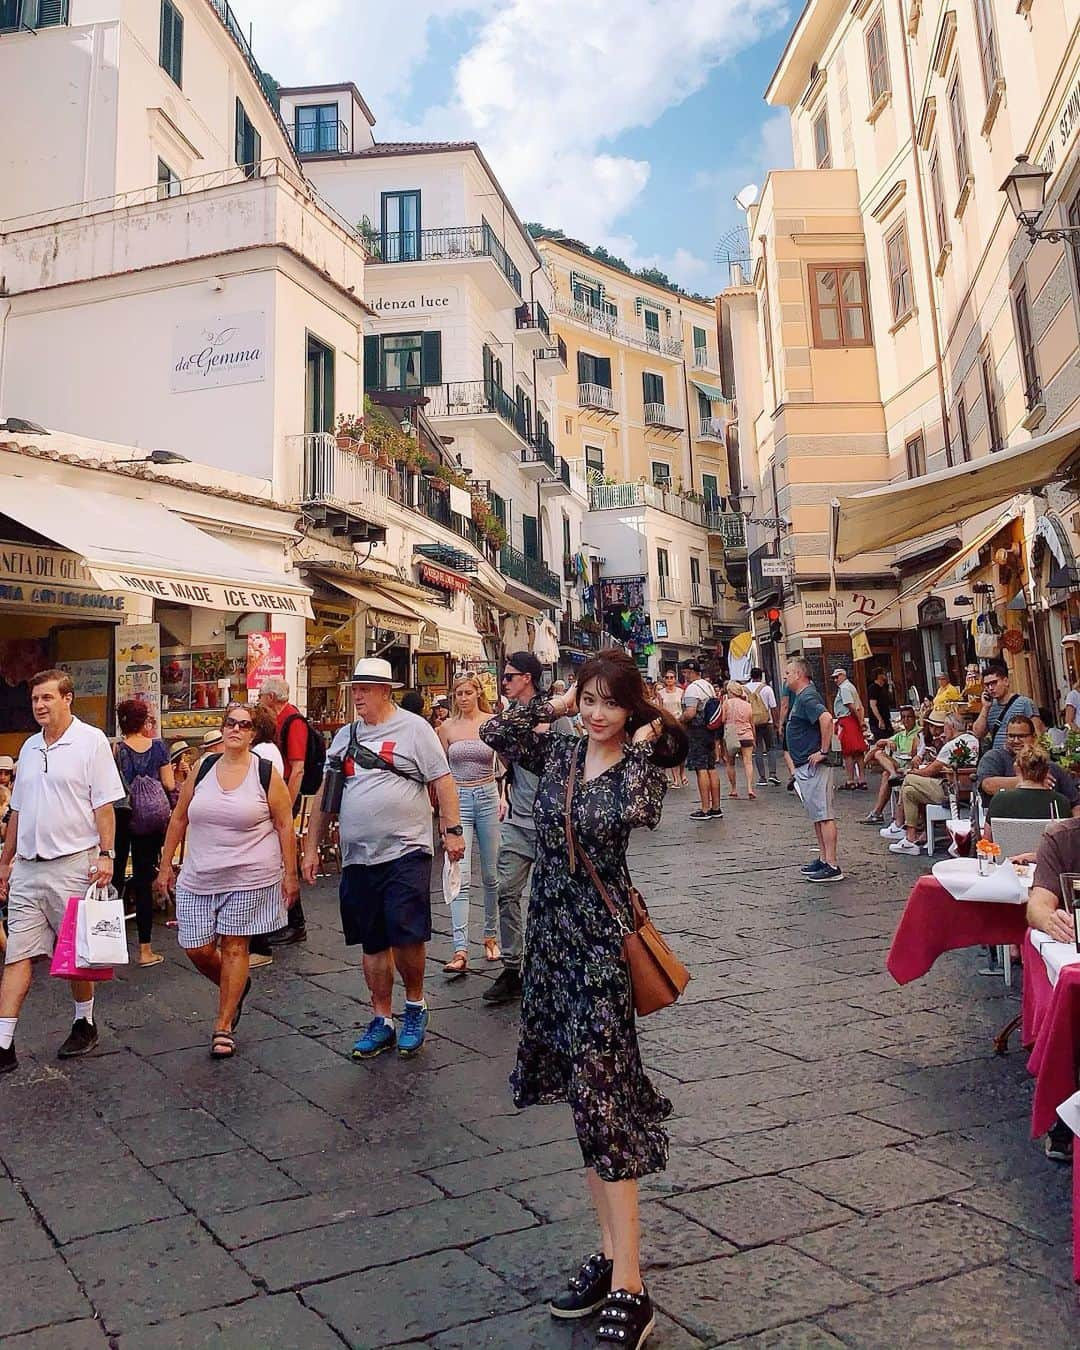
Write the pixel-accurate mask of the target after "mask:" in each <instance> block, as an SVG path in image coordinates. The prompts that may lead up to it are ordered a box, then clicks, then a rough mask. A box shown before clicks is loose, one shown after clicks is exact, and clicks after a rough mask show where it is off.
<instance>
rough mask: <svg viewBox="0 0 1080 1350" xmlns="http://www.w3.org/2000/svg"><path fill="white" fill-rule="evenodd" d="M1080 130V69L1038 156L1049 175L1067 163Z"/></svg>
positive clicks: (1075, 71) (1073, 78)
mask: <svg viewBox="0 0 1080 1350" xmlns="http://www.w3.org/2000/svg"><path fill="white" fill-rule="evenodd" d="M1078 129H1080V67H1077V68H1076V69H1074V71H1073V75H1072V79H1071V80H1070V81H1069V84H1068V86H1067V87H1066V91H1065V95H1064V97H1063V98H1062V100H1061V103H1060V104H1059V105H1058V109H1057V112H1056V113H1055V114H1054V122H1053V125H1052V127H1051V129H1050V135H1049V137H1048V138H1047V140H1046V142H1045V144H1044V145H1043V148H1042V150H1041V151H1040V153H1039V154H1038V155H1037V156H1036V159H1037V161H1038V163H1039V165H1040V166H1041V167H1042V168H1043V169H1045V170H1046V172H1047V173H1049V174H1054V173H1055V172H1056V171H1057V170H1058V169H1059V168H1060V167H1061V165H1062V164H1064V163H1065V160H1066V159H1067V158H1068V155H1069V151H1070V150H1071V149H1072V145H1073V141H1074V140H1075V139H1076V133H1077V130H1078Z"/></svg>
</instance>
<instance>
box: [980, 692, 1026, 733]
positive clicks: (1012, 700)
mask: <svg viewBox="0 0 1080 1350" xmlns="http://www.w3.org/2000/svg"><path fill="white" fill-rule="evenodd" d="M1019 697H1020V695H1019V694H1013V695H1012V697H1011V698H1010V699H1009V700H1008V702H1007V703H1006V704H1005V706H1004V708H1002V710H1001V716H1000V717H998V718H996V719H995V720H994V725H993V728H992V729H991V727H990V726H989V719H987V722H988V725H987V728H986V730H987V732H988V733H989V734H990V735H991V736H996V735H997V734H998V730H999V728H1000V727H1001V726H1002V725H1006V726H1007V725H1008V723H1007V722H1006V721H1005V719H1006V717H1008V715H1009V709H1010V708H1011V707H1012V705H1013V704H1014V703H1015V702H1016V700H1017V699H1018V698H1019Z"/></svg>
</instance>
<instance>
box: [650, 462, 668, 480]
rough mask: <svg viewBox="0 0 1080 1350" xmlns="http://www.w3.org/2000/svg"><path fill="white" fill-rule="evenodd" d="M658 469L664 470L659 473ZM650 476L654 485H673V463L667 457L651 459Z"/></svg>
mask: <svg viewBox="0 0 1080 1350" xmlns="http://www.w3.org/2000/svg"><path fill="white" fill-rule="evenodd" d="M657 469H663V470H664V472H663V473H661V474H658V473H657V472H656V471H657ZM649 476H650V478H651V479H652V485H653V487H663V486H664V485H665V484H666V485H667V486H668V487H670V486H671V465H670V464H669V463H668V461H667V460H666V459H650V460H649Z"/></svg>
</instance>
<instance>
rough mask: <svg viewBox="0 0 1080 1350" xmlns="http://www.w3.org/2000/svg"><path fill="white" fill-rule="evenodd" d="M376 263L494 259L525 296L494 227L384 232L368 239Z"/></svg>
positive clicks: (515, 270) (519, 275)
mask: <svg viewBox="0 0 1080 1350" xmlns="http://www.w3.org/2000/svg"><path fill="white" fill-rule="evenodd" d="M366 243H367V245H368V249H369V252H370V254H371V261H372V262H381V263H402V262H432V261H439V262H448V261H453V260H454V259H458V258H491V259H492V261H493V262H494V263H495V264H496V265H497V266H498V268H499V269H500V271H501V272H502V274H503V275H504V276H505V277H506V279H507V281H509V282H510V284H511V286H513V288H514V290H515V291H516V292H517V293H518V295H520V294H521V273H520V272H519V271H518V269H517V268H516V267H515V266H514V264H513V262H512V261H511V260H510V257H509V255H508V254H507V252H506V249H505V248H503V246H502V244H501V243H500V242H499V240H498V239H497V238H496V237H495V232H494V230H493V229H492V228H491V226H490V225H450V226H447V227H445V228H444V229H439V230H384V231H383V232H382V233H381V234H380V233H379V232H378V231H376V232H374V233H371V234H368V235H367V237H366Z"/></svg>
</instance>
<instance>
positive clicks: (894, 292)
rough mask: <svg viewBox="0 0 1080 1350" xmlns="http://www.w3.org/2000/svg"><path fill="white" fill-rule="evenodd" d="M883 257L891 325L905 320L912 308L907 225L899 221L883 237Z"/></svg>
mask: <svg viewBox="0 0 1080 1350" xmlns="http://www.w3.org/2000/svg"><path fill="white" fill-rule="evenodd" d="M885 257H886V260H887V261H888V265H889V301H890V304H891V305H892V317H893V323H894V324H897V323H899V322H900V320H901V319H906V318H907V316H908V315H909V314H910V313H911V311H912V309H913V308H914V303H915V302H914V299H913V297H912V293H911V256H910V254H909V252H908V237H907V224H906V223H905V222H904V221H901V222H900V224H899V225H897V227H896V229H894V230H893V231H892V233H891V234H889V235H886V237H885Z"/></svg>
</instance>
